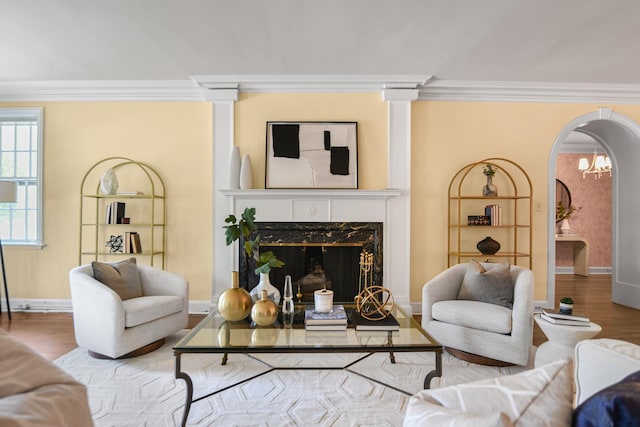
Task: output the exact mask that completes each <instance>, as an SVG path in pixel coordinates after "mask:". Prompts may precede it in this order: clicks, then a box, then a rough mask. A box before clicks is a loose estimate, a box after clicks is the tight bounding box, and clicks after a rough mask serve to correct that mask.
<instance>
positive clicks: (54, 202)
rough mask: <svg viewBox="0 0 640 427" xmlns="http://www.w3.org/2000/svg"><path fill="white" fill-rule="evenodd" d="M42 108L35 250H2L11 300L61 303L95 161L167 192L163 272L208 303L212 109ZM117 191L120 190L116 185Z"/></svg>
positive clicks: (142, 105)
mask: <svg viewBox="0 0 640 427" xmlns="http://www.w3.org/2000/svg"><path fill="white" fill-rule="evenodd" d="M0 106H2V107H16V106H38V107H43V108H44V239H45V244H46V247H45V248H44V249H42V250H34V249H20V248H6V250H5V256H6V267H7V275H8V278H7V279H8V282H9V289H10V296H11V297H12V298H35V299H69V298H70V293H69V283H68V273H69V270H70V269H71V268H73V267H75V266H76V265H77V264H78V230H79V228H78V217H79V201H80V198H79V191H80V182H81V180H82V177H83V176H84V174H85V172H86V171H87V169H88V168H89V167H91V166H92V165H93V164H94V163H96V162H97V161H98V160H100V159H102V158H104V157H108V156H124V157H129V158H132V159H134V160H139V161H144V162H146V163H148V164H150V165H151V166H152V167H154V168H155V169H156V170H157V171H158V173H159V174H160V175H161V176H162V177H163V179H164V182H165V185H166V191H167V197H168V198H167V246H166V247H167V257H166V264H165V268H166V269H167V270H169V271H173V272H176V273H179V274H182V275H184V276H185V277H186V278H187V279H188V280H189V283H190V287H191V288H190V293H191V294H190V298H191V299H192V300H209V299H210V298H211V257H212V255H211V253H212V245H211V238H210V236H211V233H212V230H211V223H212V221H211V216H212V206H211V194H212V179H211V177H212V142H211V141H212V136H211V135H212V127H211V123H212V118H211V114H212V107H211V104H210V103H206V102H191V103H188V102H102V103H98V102H96V103H94V102H59V103H56V102H50V103H29V104H17V103H10V104H7V103H5V104H0ZM120 185H121V187H123V189H124V187H125V186H126V183H121V184H120Z"/></svg>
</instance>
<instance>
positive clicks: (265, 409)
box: [54, 331, 525, 427]
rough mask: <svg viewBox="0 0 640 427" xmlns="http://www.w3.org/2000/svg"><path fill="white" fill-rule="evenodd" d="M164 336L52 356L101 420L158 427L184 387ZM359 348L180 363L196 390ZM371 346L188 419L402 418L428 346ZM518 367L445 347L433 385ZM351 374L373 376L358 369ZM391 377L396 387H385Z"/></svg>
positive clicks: (256, 386) (345, 421)
mask: <svg viewBox="0 0 640 427" xmlns="http://www.w3.org/2000/svg"><path fill="white" fill-rule="evenodd" d="M185 333H186V331H181V332H179V333H177V334H175V335H173V336H171V337H169V338H168V339H167V341H166V343H165V344H164V346H163V347H162V348H160V349H158V350H156V351H154V352H152V353H150V354H147V355H145V356H140V357H137V358H132V359H126V360H122V361H113V360H100V359H94V358H92V357H90V356H89V355H88V354H87V351H86V350H84V349H80V348H77V349H75V350H73V351H71V352H69V353H67V354H65V355H64V356H62V357H60V358H59V359H57V360H56V361H55V362H54V363H55V364H56V365H58V366H59V367H60V368H62V369H63V370H65V371H66V372H68V373H69V374H71V375H72V376H74V377H75V378H76V379H78V380H79V381H80V382H82V383H84V384H86V385H87V387H88V390H89V401H90V405H91V411H92V413H93V417H94V420H95V423H96V426H98V427H106V426H118V427H127V426H131V427H134V426H135V427H141V426H148V427H158V426H172V427H173V426H176V425H179V424H180V421H181V419H182V413H183V408H184V403H185V395H186V391H185V390H186V387H185V383H184V381H182V380H176V379H175V372H174V369H175V366H174V357H173V352H172V347H173V345H174V344H175V343H176V342H177V341H178V340H179V339H180V338H182V337H183V336H184V334H185ZM362 356H363V355H358V354H322V355H310V354H297V355H283V354H262V355H260V354H258V355H254V357H252V356H246V355H236V354H231V355H229V360H228V362H227V364H226V365H224V366H222V365H220V361H221V356H220V355H184V356H183V357H182V367H183V371H184V372H187V373H188V374H189V375H190V376H191V378H192V380H193V383H194V399H195V398H197V397H199V396H203V395H206V394H208V393H211V392H213V391H215V390H219V389H222V388H224V387H226V386H229V385H232V384H234V383H237V382H240V381H242V380H244V379H247V378H250V377H253V376H255V375H258V374H260V373H263V372H265V371H267V370H269V369H270V368H269V366H267V365H265V364H264V363H263V362H262V361H264V362H267V363H268V364H269V365H271V366H283V367H292V366H295V367H307V368H317V367H343V366H346V365H348V364H349V363H351V362H352V361H354V360H357V359H358V358H359V357H362ZM395 357H396V363H395V364H392V363H391V362H390V360H389V356H388V354H383V353H379V354H374V355H372V356H370V357H367V358H365V359H364V360H362V361H360V362H358V363H356V364H355V365H353V366H352V367H351V368H350V369H351V370H352V371H354V372H357V373H354V372H348V371H345V370H342V369H338V370H320V369H300V370H276V371H273V372H269V373H267V374H265V375H262V376H259V377H258V378H255V379H252V380H250V381H247V382H245V383H243V384H241V385H238V386H236V387H232V388H229V389H228V390H225V391H223V392H221V393H219V394H215V395H213V396H211V397H208V398H206V399H203V400H201V401H199V402H195V403H194V404H193V405H192V406H191V411H190V414H189V419H188V423H187V425H189V426H214V425H216V426H218V425H220V426H278V427H280V426H401V425H402V421H403V417H404V412H405V409H406V405H407V402H408V399H409V396H407V395H406V394H404V393H402V392H400V391H398V390H397V389H399V390H403V391H406V392H407V393H411V394H413V393H417V392H418V391H420V390H422V387H423V382H424V378H425V376H426V374H427V373H428V372H429V371H431V370H432V369H433V368H434V366H435V359H434V355H433V354H432V353H395ZM524 369H525V368H523V367H509V368H494V367H487V366H481V365H475V364H471V363H467V362H463V361H460V360H458V359H456V358H454V357H453V356H450V355H449V354H447V353H445V354H443V373H444V375H443V377H442V378H441V379H438V378H435V379H434V380H433V381H432V384H431V387H432V388H436V387H442V386H446V385H453V384H460V383H466V382H470V381H475V380H479V379H484V378H491V377H496V376H500V375H508V374H512V373H516V372H521V371H523V370H524ZM358 373H360V374H362V375H365V376H367V377H370V378H373V379H375V380H376V381H372V380H369V379H367V378H363V377H362V376H360V375H358ZM379 382H380V383H384V384H389V385H391V386H392V387H394V388H395V389H394V388H390V387H385V386H384V385H382V384H380V383H379Z"/></svg>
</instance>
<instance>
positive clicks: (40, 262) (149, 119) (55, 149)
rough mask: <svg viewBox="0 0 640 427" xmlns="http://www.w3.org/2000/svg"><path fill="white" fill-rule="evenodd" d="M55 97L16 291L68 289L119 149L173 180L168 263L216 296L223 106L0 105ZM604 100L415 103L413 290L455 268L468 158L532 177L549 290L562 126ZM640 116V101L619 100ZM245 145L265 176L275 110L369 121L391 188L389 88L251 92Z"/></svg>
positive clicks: (361, 130)
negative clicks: (550, 226)
mask: <svg viewBox="0 0 640 427" xmlns="http://www.w3.org/2000/svg"><path fill="white" fill-rule="evenodd" d="M0 106H6V107H11V106H42V107H44V155H45V157H44V168H45V170H44V178H45V188H44V191H45V193H44V203H45V217H44V227H45V230H44V231H45V242H46V244H47V246H46V247H45V248H44V249H42V250H33V249H19V248H7V249H6V251H5V252H6V253H5V256H6V261H7V274H8V280H9V287H10V292H11V296H12V297H13V298H34V299H57V298H60V299H68V298H69V290H68V289H69V286H68V279H67V275H68V271H69V270H70V269H71V268H72V267H74V266H75V265H76V264H77V251H78V247H77V246H78V210H79V195H78V193H79V185H80V181H81V179H82V176H83V175H84V173H85V171H86V169H87V168H88V167H90V166H91V165H92V164H93V163H95V162H96V161H98V160H99V159H101V158H103V157H107V156H113V155H118V156H125V157H130V158H133V159H136V160H141V161H145V162H148V163H149V164H150V165H152V166H153V167H155V168H156V169H157V170H158V171H159V173H160V174H161V175H162V176H163V178H164V180H165V183H166V186H167V194H168V200H167V223H168V227H167V250H168V254H167V263H166V268H167V270H170V271H175V272H177V273H180V274H182V275H184V276H186V277H187V278H188V279H189V282H190V284H191V299H192V300H209V299H210V297H211V257H212V244H211V237H210V236H211V235H212V230H211V224H212V221H211V217H212V205H211V204H212V202H211V196H212V191H213V190H212V174H213V172H212V146H211V144H212V123H213V122H212V117H211V115H212V107H211V104H210V103H207V102H191V103H189V102H157V103H146V102H118V103H116V102H113V103H111V102H96V103H92V102H60V103H55V102H51V103H4V104H2V103H0ZM598 107H600V105H587V104H544V103H490V102H432V101H417V102H414V103H413V106H412V138H413V141H412V144H413V146H412V188H413V191H412V208H411V209H412V212H411V214H412V223H411V227H412V228H411V229H412V232H411V300H412V301H414V302H417V301H420V299H421V296H420V291H421V288H422V285H423V284H424V283H425V282H426V281H427V280H429V279H430V278H432V277H433V276H434V275H436V274H437V273H438V272H440V271H442V270H443V269H444V268H446V238H447V222H446V206H447V205H446V199H447V187H448V184H449V180H450V179H451V177H452V175H453V174H454V173H455V172H456V171H457V170H458V169H459V168H460V167H462V166H464V165H465V164H467V163H470V162H474V161H477V160H480V159H482V158H487V157H506V158H509V159H512V160H513V161H515V162H517V163H519V164H520V165H521V166H522V167H523V168H524V169H525V170H526V171H527V173H528V174H529V175H530V177H531V180H532V181H533V186H534V189H533V191H534V203H541V204H542V206H543V209H542V210H541V211H534V219H533V226H534V251H533V258H534V261H533V262H534V272H535V275H536V299H544V298H545V297H546V276H547V272H546V264H547V263H546V248H547V243H546V227H547V224H546V209H547V176H548V175H547V168H548V162H549V159H548V156H549V151H550V149H551V146H552V144H553V142H554V140H555V138H556V136H557V135H558V133H559V132H560V131H561V130H562V128H563V127H564V126H565V125H566V124H567V123H568V122H570V121H571V120H573V119H574V118H576V117H578V116H580V115H583V114H586V113H589V112H593V111H595V110H596V109H597V108H598ZM609 107H611V108H612V109H613V111H615V112H617V113H621V114H625V115H627V116H629V117H630V118H632V119H634V120H636V121H637V122H640V106H633V105H621V106H615V105H613V106H609ZM235 114H236V117H235V118H236V127H235V135H236V143H237V144H238V145H239V146H240V148H241V151H242V153H243V154H250V155H251V157H252V164H253V168H254V177H255V178H254V185H255V186H256V187H258V188H262V187H263V186H264V155H265V154H264V153H265V146H264V143H265V128H266V122H267V121H270V120H273V121H275V120H292V121H293V120H300V121H303V120H308V121H325V120H326V121H357V122H358V137H359V174H360V188H365V189H378V188H385V187H386V186H387V176H386V175H387V153H386V149H387V148H386V143H387V105H386V103H385V102H383V101H382V99H381V97H380V94H242V95H241V96H240V100H239V101H238V102H237V103H236V105H235Z"/></svg>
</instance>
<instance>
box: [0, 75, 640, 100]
mask: <svg viewBox="0 0 640 427" xmlns="http://www.w3.org/2000/svg"><path fill="white" fill-rule="evenodd" d="M240 92H263V93H381V94H382V96H383V99H385V100H407V101H413V100H418V101H478V102H553V103H555V102H557V103H590V104H592V103H596V104H597V103H607V104H640V85H627V84H587V83H539V82H497V81H470V80H438V79H433V78H432V76H431V75H427V74H424V75H413V74H399V75H305V74H294V75H259V74H256V75H233V74H228V75H197V76H191V77H190V79H185V80H55V81H6V82H0V102H34V101H35V102H45V101H212V100H231V101H234V100H236V99H234V98H237V96H238V94H239V93H240Z"/></svg>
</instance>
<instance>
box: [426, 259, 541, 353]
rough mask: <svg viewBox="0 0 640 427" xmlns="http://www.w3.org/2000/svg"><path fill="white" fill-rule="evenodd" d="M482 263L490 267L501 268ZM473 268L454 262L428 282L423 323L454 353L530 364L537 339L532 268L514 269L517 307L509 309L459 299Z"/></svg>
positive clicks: (515, 302) (515, 305)
mask: <svg viewBox="0 0 640 427" xmlns="http://www.w3.org/2000/svg"><path fill="white" fill-rule="evenodd" d="M480 265H482V266H483V267H484V268H485V269H486V270H491V269H493V268H495V267H496V266H497V264H492V263H481V264H480ZM468 268H469V264H457V265H454V266H453V267H451V268H449V269H447V270H445V271H443V272H442V273H440V274H438V275H437V276H436V277H434V278H433V279H432V280H430V281H429V282H427V284H425V285H424V287H423V288H422V327H423V328H424V329H425V330H426V331H427V332H428V333H429V334H431V335H432V336H433V337H434V338H435V339H437V340H438V341H440V343H442V345H444V346H445V348H447V349H448V350H450V351H451V352H454V353H455V350H460V351H462V352H466V353H471V354H473V355H478V356H482V357H484V358H488V359H493V361H501V362H504V363H506V364H516V365H526V364H527V362H528V359H529V351H530V348H531V344H532V341H533V287H534V281H533V272H532V271H531V270H528V269H526V268H522V267H518V266H511V267H510V273H511V278H512V281H513V285H514V289H513V307H512V308H507V307H504V306H501V305H496V304H490V303H487V302H479V301H472V300H460V299H457V298H458V292H459V290H460V286H461V284H462V281H463V279H464V277H465V274H466V273H467V269H468ZM505 273H506V271H505ZM456 355H457V354H456ZM490 362H492V361H488V363H489V364H490Z"/></svg>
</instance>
